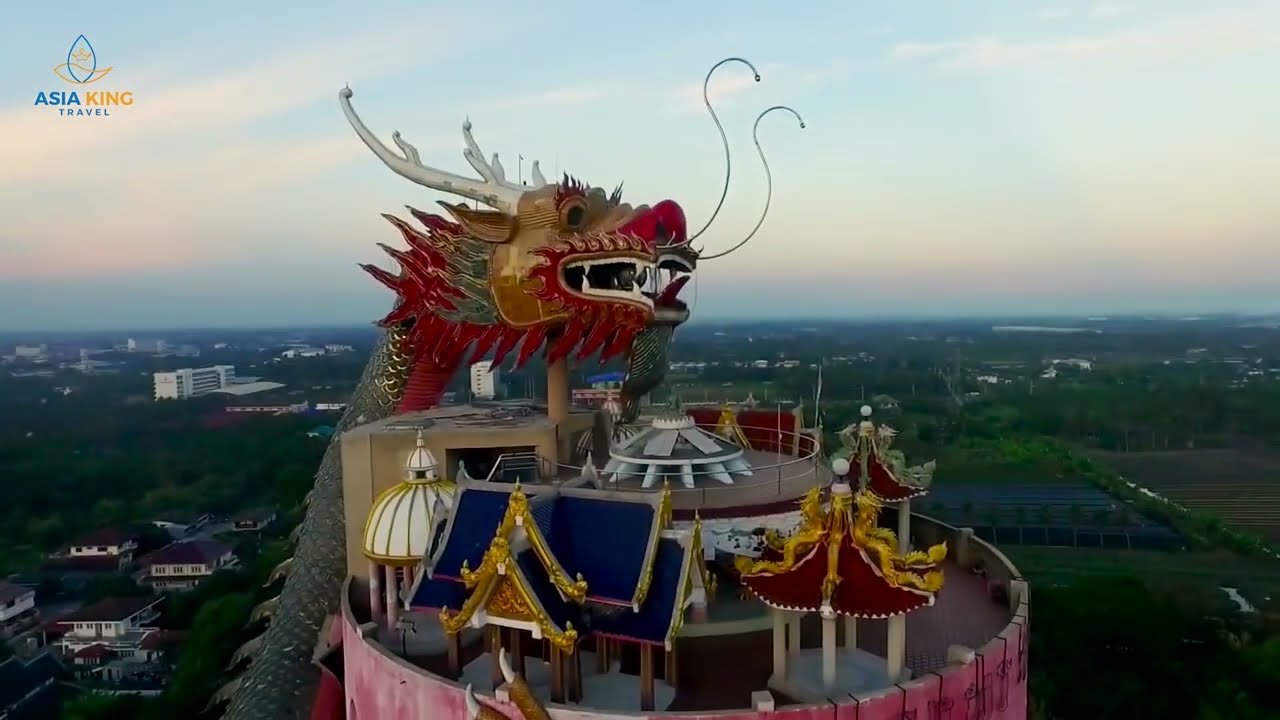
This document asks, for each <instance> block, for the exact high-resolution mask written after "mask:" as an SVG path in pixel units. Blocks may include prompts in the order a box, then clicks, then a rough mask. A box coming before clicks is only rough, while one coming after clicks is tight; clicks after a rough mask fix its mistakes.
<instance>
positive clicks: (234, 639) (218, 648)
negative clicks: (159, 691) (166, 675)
mask: <svg viewBox="0 0 1280 720" xmlns="http://www.w3.org/2000/svg"><path fill="white" fill-rule="evenodd" d="M251 609H252V598H251V597H250V595H248V594H247V593H235V594H232V595H224V596H223V597H219V598H215V599H213V600H210V601H209V602H207V603H205V604H204V606H203V607H201V608H200V612H198V613H196V617H195V621H194V622H193V623H192V626H191V633H190V634H189V635H188V636H187V639H186V642H185V643H183V646H182V655H181V658H180V659H179V661H178V667H177V668H176V669H175V670H174V674H173V679H172V681H170V683H169V687H167V688H166V689H165V692H164V694H163V695H162V696H161V697H160V699H159V707H158V708H157V711H158V712H157V717H195V716H198V715H199V714H200V713H201V712H202V711H203V710H204V707H205V705H206V704H207V703H208V702H209V698H210V697H211V696H212V695H213V693H214V691H215V690H217V685H218V680H219V678H220V676H221V674H222V671H223V669H224V668H225V667H226V666H227V662H228V661H229V660H230V659H231V654H232V653H233V652H235V650H236V648H237V647H239V646H240V643H241V642H243V641H244V639H245V638H244V636H245V629H244V628H245V622H246V621H247V619H248V617H249V611H250V610H251Z"/></svg>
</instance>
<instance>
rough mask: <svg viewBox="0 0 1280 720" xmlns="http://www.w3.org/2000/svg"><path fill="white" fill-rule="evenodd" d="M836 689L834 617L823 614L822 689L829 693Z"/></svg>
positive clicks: (833, 615)
mask: <svg viewBox="0 0 1280 720" xmlns="http://www.w3.org/2000/svg"><path fill="white" fill-rule="evenodd" d="M835 687H836V616H835V613H824V614H823V618H822V688H823V689H824V690H826V691H827V693H828V694H830V693H831V691H832V690H834V689H835Z"/></svg>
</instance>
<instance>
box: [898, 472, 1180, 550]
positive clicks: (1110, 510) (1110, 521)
mask: <svg viewBox="0 0 1280 720" xmlns="http://www.w3.org/2000/svg"><path fill="white" fill-rule="evenodd" d="M920 509H921V511H922V512H924V513H925V514H928V515H933V516H935V517H938V519H940V520H942V521H943V522H946V523H949V524H952V525H962V526H968V527H972V528H973V529H974V533H975V534H976V535H977V536H978V537H980V538H982V539H984V540H989V541H993V542H996V543H997V544H1001V545H1054V546H1064V547H1092V548H1098V547H1104V548H1108V549H1134V550H1139V549H1141V550H1167V549H1173V548H1176V547H1181V546H1183V545H1184V544H1185V542H1184V541H1183V539H1182V537H1181V536H1180V535H1179V534H1178V533H1177V532H1176V531H1175V530H1173V529H1172V528H1170V527H1168V526H1166V525H1164V524H1163V523H1161V522H1159V521H1157V520H1155V519H1152V518H1147V517H1144V516H1142V515H1140V514H1138V512H1137V510H1136V509H1134V508H1133V507H1132V506H1129V505H1127V504H1125V503H1123V502H1121V501H1119V500H1117V499H1116V498H1114V497H1112V496H1110V495H1108V494H1107V493H1105V492H1103V491H1102V490H1099V489H1098V488H1096V487H1093V486H1091V485H1085V484H1083V483H1079V484H1077V483H1051V484H1046V483H1035V484H1025V485H1024V484H1017V483H955V484H945V483H943V484H939V485H936V486H934V488H933V489H932V491H931V492H930V493H929V495H928V497H926V498H924V499H923V501H921V502H920ZM993 523H994V524H993Z"/></svg>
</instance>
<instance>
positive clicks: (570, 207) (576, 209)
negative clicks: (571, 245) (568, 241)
mask: <svg viewBox="0 0 1280 720" xmlns="http://www.w3.org/2000/svg"><path fill="white" fill-rule="evenodd" d="M586 219H587V204H586V201H584V200H580V199H577V198H575V199H573V200H570V201H568V202H566V203H565V204H564V206H563V207H561V208H560V223H561V224H562V225H564V226H565V227H567V228H570V229H572V230H576V229H578V228H580V227H582V223H583V222H584V221H585V220H586Z"/></svg>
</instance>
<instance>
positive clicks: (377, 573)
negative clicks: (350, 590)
mask: <svg viewBox="0 0 1280 720" xmlns="http://www.w3.org/2000/svg"><path fill="white" fill-rule="evenodd" d="M369 612H370V613H371V614H372V615H373V621H374V622H376V623H377V622H382V568H380V567H378V563H376V562H373V561H372V560H370V561H369Z"/></svg>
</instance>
